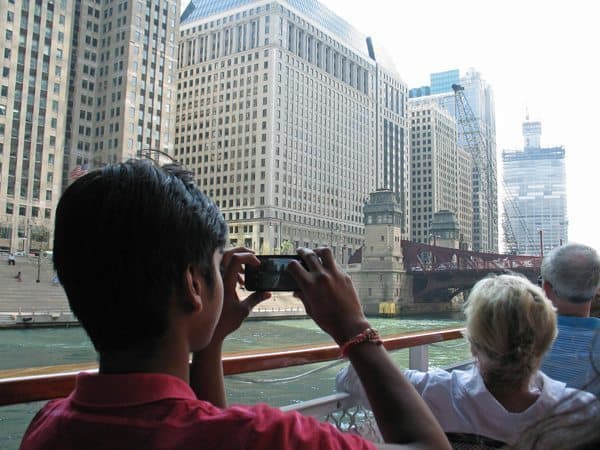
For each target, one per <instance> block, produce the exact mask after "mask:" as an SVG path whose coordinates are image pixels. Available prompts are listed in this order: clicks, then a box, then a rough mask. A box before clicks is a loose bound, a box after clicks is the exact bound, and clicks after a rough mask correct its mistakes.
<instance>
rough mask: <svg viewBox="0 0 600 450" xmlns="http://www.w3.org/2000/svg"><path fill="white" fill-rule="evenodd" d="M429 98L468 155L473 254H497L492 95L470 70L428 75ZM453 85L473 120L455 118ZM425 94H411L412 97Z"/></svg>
mask: <svg viewBox="0 0 600 450" xmlns="http://www.w3.org/2000/svg"><path fill="white" fill-rule="evenodd" d="M430 78H431V90H430V92H431V98H433V99H435V100H436V101H437V102H438V103H439V104H440V105H441V106H442V107H443V108H444V109H446V110H447V111H448V112H449V113H450V114H451V115H452V116H453V117H454V118H455V119H456V120H457V123H458V127H457V132H458V133H457V134H458V138H457V142H458V145H459V146H460V147H461V148H463V149H465V150H466V151H467V152H468V153H469V154H470V159H471V182H472V188H471V205H472V212H473V221H472V242H473V250H475V251H482V252H497V251H498V226H499V224H498V181H497V172H498V170H497V163H496V118H495V107H494V97H493V92H492V89H491V87H490V86H489V84H488V83H487V82H486V81H485V80H484V79H483V78H482V77H481V74H480V73H479V72H477V71H476V70H474V69H470V70H469V71H467V72H466V73H465V74H464V75H462V76H460V74H459V72H458V71H457V70H449V71H445V72H440V73H433V74H431V77H430ZM453 84H459V85H461V86H462V87H463V88H464V91H462V92H463V93H464V95H465V99H466V101H467V103H468V105H469V107H470V109H471V110H472V113H473V117H472V118H465V117H462V116H460V117H457V111H456V99H455V94H454V90H453V88H452V85H453ZM424 92H426V90H425V89H423V88H420V89H416V90H412V91H411V93H412V94H413V96H414V97H419V96H420V94H422V93H424Z"/></svg>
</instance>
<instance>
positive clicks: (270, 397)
mask: <svg viewBox="0 0 600 450" xmlns="http://www.w3.org/2000/svg"><path fill="white" fill-rule="evenodd" d="M369 320H370V322H371V325H372V326H373V327H374V328H376V329H378V330H379V332H380V333H381V335H382V336H385V335H390V334H396V333H404V332H409V331H419V330H431V329H439V328H452V327H457V326H463V325H464V321H463V317H462V316H461V315H460V314H455V315H429V316H411V317H402V318H370V319H369ZM317 343H332V340H331V338H330V337H329V336H327V335H326V334H325V333H324V332H323V331H321V330H320V329H319V328H318V327H317V325H315V323H314V322H313V321H312V320H310V319H295V320H274V321H248V322H246V323H244V324H243V325H242V327H241V328H240V329H239V330H238V331H236V332H235V333H234V334H232V335H231V336H229V337H228V339H227V340H226V342H225V346H224V351H225V352H235V351H242V350H253V349H263V350H264V349H276V348H283V347H290V346H297V345H302V344H317ZM392 356H393V358H394V359H395V360H396V361H397V362H398V364H399V366H400V367H407V366H408V350H402V351H398V352H394V353H393V354H392ZM469 357H470V354H469V348H468V345H466V343H465V341H464V340H455V341H449V342H446V343H440V344H434V345H432V346H430V348H429V363H430V366H437V367H444V366H447V365H450V364H453V363H456V362H459V361H464V360H466V359H468V358H469ZM95 360H96V354H95V352H94V349H93V347H92V345H91V343H90V341H89V339H88V338H87V336H86V335H85V332H84V331H83V329H82V328H80V327H75V328H47V329H41V328H34V329H16V330H0V370H5V369H14V368H21V367H38V366H49V365H58V364H73V363H80V362H93V361H95ZM343 364H345V363H344V362H342V361H340V363H339V364H337V365H335V366H333V367H332V366H331V363H321V364H312V365H306V366H300V367H290V368H285V369H277V370H271V371H265V372H256V373H251V374H243V375H242V376H240V377H236V378H232V377H228V379H227V380H226V386H227V395H228V400H229V403H247V404H251V403H258V402H267V403H269V404H270V405H273V406H282V405H287V404H291V403H295V402H300V401H304V400H309V399H313V398H317V397H322V396H325V395H329V394H332V393H333V392H334V389H335V386H334V384H335V383H334V380H335V374H336V373H337V371H338V370H339V369H340V367H342V366H343ZM314 369H320V370H317V371H316V372H315V373H312V374H310V375H307V376H304V377H300V378H296V377H297V375H300V374H303V373H305V372H307V371H309V370H314ZM289 378H293V380H289ZM278 379H279V380H280V379H286V380H283V381H273V380H278ZM41 405H43V402H36V403H28V404H22V405H12V406H5V407H0V449H4V450H16V449H18V447H19V443H20V440H21V437H22V435H23V433H24V431H25V429H26V427H27V425H28V424H29V422H30V420H31V419H32V417H33V415H34V414H35V413H36V412H37V411H38V410H39V408H40V406H41Z"/></svg>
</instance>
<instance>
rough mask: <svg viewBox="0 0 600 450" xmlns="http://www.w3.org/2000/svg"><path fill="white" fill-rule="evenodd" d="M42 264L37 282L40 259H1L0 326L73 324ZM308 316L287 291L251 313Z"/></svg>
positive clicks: (259, 316)
mask: <svg viewBox="0 0 600 450" xmlns="http://www.w3.org/2000/svg"><path fill="white" fill-rule="evenodd" d="M40 262H41V264H40V282H39V283H38V282H36V280H37V272H38V260H37V258H35V257H19V256H18V257H17V261H16V265H15V266H9V265H8V263H7V261H6V260H5V259H4V260H2V259H0V327H6V326H9V325H11V324H12V325H25V324H28V325H32V326H35V325H37V326H42V325H43V324H47V325H48V326H50V325H56V324H61V323H63V322H65V323H72V322H73V321H74V318H73V316H72V314H71V310H70V308H69V302H68V300H67V296H66V295H65V292H64V290H63V289H62V287H61V286H60V285H58V284H54V283H53V282H52V280H53V278H54V270H53V268H52V265H51V262H50V261H48V260H46V259H44V258H42V259H41V260H40ZM18 272H21V280H22V281H17V280H16V279H15V275H16V274H17V273H18ZM238 293H239V297H240V298H245V297H247V296H248V295H249V294H250V292H248V291H245V290H244V289H240V290H239V291H238ZM305 316H306V312H305V311H304V305H302V302H301V301H300V300H298V299H297V298H295V297H293V295H292V294H291V293H287V292H285V293H284V292H277V293H274V294H273V298H271V299H269V300H266V301H264V302H262V303H261V304H260V305H258V306H257V307H256V308H255V309H254V311H253V312H252V313H251V314H250V317H251V318H254V319H286V318H293V317H305ZM34 324H35V325H34Z"/></svg>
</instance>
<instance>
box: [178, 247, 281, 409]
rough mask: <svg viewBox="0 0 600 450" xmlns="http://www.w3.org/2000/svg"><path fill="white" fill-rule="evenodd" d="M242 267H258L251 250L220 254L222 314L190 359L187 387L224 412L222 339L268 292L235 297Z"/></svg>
mask: <svg viewBox="0 0 600 450" xmlns="http://www.w3.org/2000/svg"><path fill="white" fill-rule="evenodd" d="M243 264H253V265H257V264H260V261H259V260H258V258H257V257H256V256H254V254H253V253H252V251H251V250H249V249H247V248H236V249H233V250H229V251H227V252H225V253H224V254H223V261H222V263H221V267H222V268H223V270H222V273H223V311H222V312H221V318H220V319H219V323H218V324H217V327H216V328H215V332H214V334H213V337H212V340H211V342H210V343H209V344H208V346H206V347H205V348H204V349H202V350H201V351H199V352H195V353H194V354H193V356H192V364H191V365H190V386H191V387H192V389H193V390H194V392H195V393H196V396H197V397H198V398H199V399H201V400H206V401H209V402H211V403H212V404H213V405H215V406H218V407H221V408H225V407H226V406H227V398H226V395H225V382H224V379H223V364H222V362H221V353H222V348H223V341H224V340H225V338H226V337H227V336H228V335H229V334H231V333H232V332H234V331H235V330H237V329H238V328H239V327H240V325H241V324H242V322H243V321H244V319H245V318H246V317H248V314H249V313H250V311H251V310H252V308H254V307H255V306H256V305H257V304H258V303H260V302H261V301H263V300H265V299H267V298H269V297H270V296H271V294H270V293H269V292H255V293H253V294H252V295H250V296H248V297H247V298H246V299H244V300H240V299H239V298H238V296H237V293H236V290H235V287H236V284H237V282H238V281H239V282H243V279H242V277H241V274H242V265H243Z"/></svg>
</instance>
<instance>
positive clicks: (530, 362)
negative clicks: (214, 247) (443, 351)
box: [337, 275, 600, 445]
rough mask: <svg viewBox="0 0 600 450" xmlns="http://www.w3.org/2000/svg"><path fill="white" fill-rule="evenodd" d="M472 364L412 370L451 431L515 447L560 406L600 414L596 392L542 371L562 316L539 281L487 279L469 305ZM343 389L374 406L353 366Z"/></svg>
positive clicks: (340, 381)
mask: <svg viewBox="0 0 600 450" xmlns="http://www.w3.org/2000/svg"><path fill="white" fill-rule="evenodd" d="M465 315H466V321H467V324H466V329H467V330H466V337H467V340H468V342H469V344H470V346H471V352H472V354H473V357H474V360H475V364H474V365H473V367H472V368H471V369H470V370H466V371H463V370H454V371H452V372H447V371H444V370H440V369H432V370H430V371H428V372H419V371H415V370H406V371H405V375H406V376H407V377H408V379H409V380H410V381H411V383H412V384H413V386H415V388H416V389H417V391H418V392H419V393H420V394H421V395H422V397H423V399H424V400H425V402H426V403H427V404H428V405H429V407H430V408H431V410H432V412H433V414H434V415H435V416H436V418H437V420H438V421H439V423H440V424H441V425H442V428H443V429H444V431H445V432H446V433H448V434H454V433H465V434H475V435H478V436H482V437H485V438H488V439H492V440H496V441H500V442H502V443H505V444H509V445H513V444H515V443H516V442H517V441H518V438H519V435H520V433H521V432H522V431H523V430H525V429H526V428H527V427H530V426H532V425H533V424H535V423H536V422H537V421H538V420H539V419H540V418H542V417H544V416H547V415H548V414H550V413H556V412H557V411H561V412H564V413H565V414H563V418H564V420H565V421H569V420H572V419H574V418H575V417H576V418H577V419H581V418H586V417H587V418H591V417H593V416H594V414H599V413H600V408H599V404H598V401H597V400H596V398H595V397H594V396H593V395H592V394H590V393H587V392H583V391H578V390H575V389H571V388H567V387H566V386H565V384H564V383H562V382H559V381H555V380H552V379H550V378H548V377H547V376H545V375H544V374H543V373H542V372H540V371H539V370H538V369H539V367H540V363H541V360H542V357H543V356H544V353H546V351H547V350H548V348H549V347H550V345H551V344H552V341H553V340H554V338H555V336H556V314H555V312H554V308H553V306H552V304H551V303H550V301H549V300H548V299H547V298H546V296H545V295H544V292H543V291H542V290H541V288H539V287H538V286H535V285H534V284H532V283H531V282H529V281H528V280H527V279H525V278H522V277H520V276H517V275H500V276H495V277H491V278H486V279H483V280H481V281H479V282H478V283H477V284H476V285H475V286H474V287H473V289H472V291H471V294H470V295H469V298H468V301H467V304H466V307H465ZM337 387H338V390H341V391H346V392H350V393H351V394H353V395H355V396H356V398H357V400H358V401H359V403H361V404H362V405H363V406H365V407H367V408H368V407H369V406H368V399H367V397H366V395H365V394H364V391H363V390H362V387H361V386H360V381H359V380H358V379H357V377H356V376H355V375H354V371H353V370H352V369H351V368H346V369H343V370H342V371H341V372H340V373H339V374H338V377H337Z"/></svg>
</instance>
